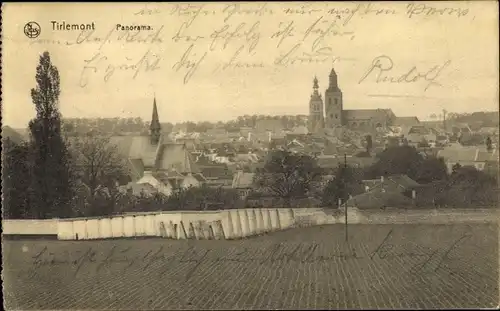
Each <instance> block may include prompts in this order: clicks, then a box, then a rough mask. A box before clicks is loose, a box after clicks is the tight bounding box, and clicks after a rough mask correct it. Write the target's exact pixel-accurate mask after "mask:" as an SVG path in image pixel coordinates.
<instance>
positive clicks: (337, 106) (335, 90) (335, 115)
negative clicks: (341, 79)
mask: <svg viewBox="0 0 500 311" xmlns="http://www.w3.org/2000/svg"><path fill="white" fill-rule="evenodd" d="M325 105H326V108H325V112H326V127H327V128H335V127H339V126H342V125H343V121H342V119H343V118H342V109H343V108H342V91H341V90H340V89H339V86H338V84H337V73H335V70H334V69H333V68H332V71H331V72H330V83H329V85H328V89H327V90H326V91H325Z"/></svg>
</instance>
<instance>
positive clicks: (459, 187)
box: [446, 166, 498, 207]
mask: <svg viewBox="0 0 500 311" xmlns="http://www.w3.org/2000/svg"><path fill="white" fill-rule="evenodd" d="M448 187H449V189H448V191H447V193H446V201H447V204H448V205H452V206H466V207H470V206H497V204H498V191H497V180H496V178H495V177H493V176H491V175H488V174H486V173H484V172H481V171H478V170H477V169H476V168H474V167H472V166H464V167H461V168H459V169H457V171H456V172H455V173H454V174H452V175H451V176H450V180H449V183H448Z"/></svg>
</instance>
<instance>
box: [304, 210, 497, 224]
mask: <svg viewBox="0 0 500 311" xmlns="http://www.w3.org/2000/svg"><path fill="white" fill-rule="evenodd" d="M499 218H500V217H499V213H498V210H497V209H496V208H492V209H481V210H479V209H478V210H472V209H471V210H464V209H442V210H435V209H433V210H385V211H380V210H376V211H370V210H358V209H356V208H348V210H347V222H348V223H350V224H450V223H491V222H497V221H498V219H499ZM295 221H296V223H297V225H298V226H312V225H325V224H344V223H345V214H344V212H343V211H338V210H334V211H330V212H329V213H325V211H324V210H320V211H314V212H312V213H309V214H303V215H300V217H296V220H295Z"/></svg>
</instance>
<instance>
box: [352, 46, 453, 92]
mask: <svg viewBox="0 0 500 311" xmlns="http://www.w3.org/2000/svg"><path fill="white" fill-rule="evenodd" d="M450 64H451V60H446V61H445V62H443V63H441V64H439V65H434V66H432V67H431V68H429V69H426V70H419V69H418V68H417V66H413V67H411V68H410V69H409V70H408V71H404V73H403V74H400V75H389V73H391V72H392V70H393V68H394V62H393V60H392V59H391V58H390V57H389V56H386V55H381V56H377V57H375V58H374V59H373V61H372V63H371V65H370V67H369V68H368V70H367V71H366V72H365V74H363V76H362V77H361V79H359V82H358V84H361V83H363V82H365V81H367V79H368V78H370V77H374V80H375V82H376V83H417V82H426V84H425V88H424V92H425V91H427V90H428V89H429V88H430V87H431V86H440V87H441V86H442V84H441V83H439V82H438V81H437V79H438V78H439V76H440V75H441V73H442V72H443V70H444V69H446V68H447V67H448V66H449V65H450Z"/></svg>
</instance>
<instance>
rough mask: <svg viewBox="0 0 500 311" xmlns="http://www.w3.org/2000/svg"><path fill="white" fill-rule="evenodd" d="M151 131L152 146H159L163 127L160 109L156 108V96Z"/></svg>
mask: <svg viewBox="0 0 500 311" xmlns="http://www.w3.org/2000/svg"><path fill="white" fill-rule="evenodd" d="M149 130H150V136H151V144H153V145H156V144H158V142H159V141H160V134H161V125H160V120H159V118H158V108H157V107H156V96H155V97H154V99H153V116H152V118H151V124H150V126H149Z"/></svg>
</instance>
